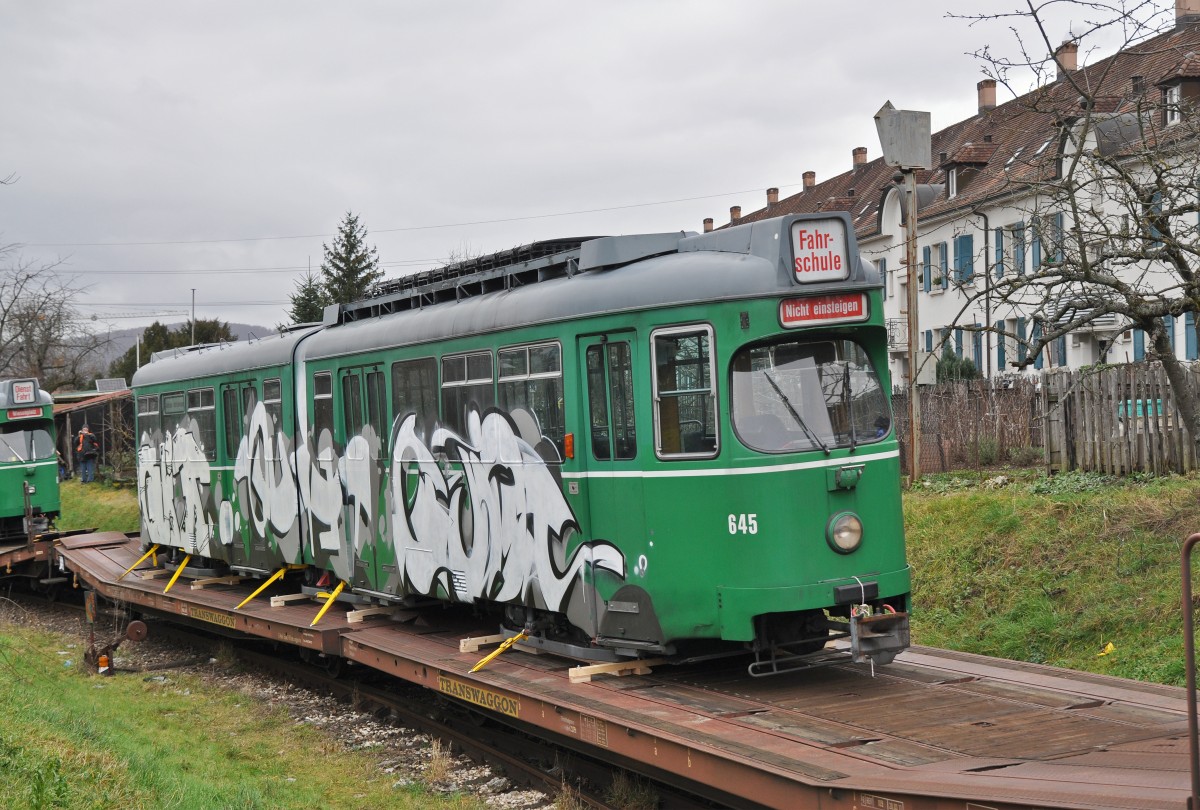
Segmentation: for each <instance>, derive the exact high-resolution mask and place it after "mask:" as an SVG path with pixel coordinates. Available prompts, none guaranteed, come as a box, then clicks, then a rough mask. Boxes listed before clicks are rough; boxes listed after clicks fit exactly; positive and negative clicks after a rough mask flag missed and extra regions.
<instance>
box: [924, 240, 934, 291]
mask: <svg viewBox="0 0 1200 810" xmlns="http://www.w3.org/2000/svg"><path fill="white" fill-rule="evenodd" d="M932 285H933V248H931V247H929V246H925V247H923V248H921V289H923V290H925V292H929V291H930V289H932Z"/></svg>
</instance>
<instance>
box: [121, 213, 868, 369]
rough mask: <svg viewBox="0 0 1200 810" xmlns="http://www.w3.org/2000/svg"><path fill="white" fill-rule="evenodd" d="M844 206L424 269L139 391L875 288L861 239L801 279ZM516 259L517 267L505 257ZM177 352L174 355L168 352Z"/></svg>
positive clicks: (203, 350) (540, 247)
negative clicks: (502, 336)
mask: <svg viewBox="0 0 1200 810" xmlns="http://www.w3.org/2000/svg"><path fill="white" fill-rule="evenodd" d="M829 219H841V220H842V221H843V222H844V223H845V224H846V227H847V233H848V234H851V235H852V234H853V230H852V229H850V227H849V220H848V218H847V217H846V215H845V214H843V213H828V214H823V215H798V216H797V215H793V216H786V217H779V218H776V219H770V220H762V221H759V222H754V223H750V224H747V225H742V226H738V227H735V228H727V229H722V230H720V231H714V232H712V233H706V234H696V233H689V232H678V233H666V234H639V235H632V236H611V237H596V238H588V239H576V240H554V241H552V242H540V243H535V244H534V245H529V246H525V247H524V248H516V249H513V250H512V251H505V252H504V253H501V254H493V255H491V256H486V257H481V258H480V259H477V260H473V261H472V262H467V263H461V264H458V265H452V266H451V267H449V268H443V269H442V272H435V273H427V274H421V275H420V276H418V277H417V278H416V279H415V280H414V281H413V282H411V283H407V284H403V285H393V286H391V287H389V288H385V289H384V290H383V294H381V295H377V296H375V297H373V298H368V299H365V300H363V301H357V302H354V303H351V304H348V305H335V306H331V307H329V308H327V309H326V314H325V321H324V323H323V324H321V325H311V326H308V327H304V328H298V329H296V330H294V331H292V332H288V333H285V334H282V335H279V336H274V337H271V338H266V339H262V340H256V341H250V342H239V343H230V344H220V345H217V346H203V347H191V348H190V349H186V350H178V351H177V352H174V353H159V354H158V355H156V356H155V361H156V362H152V363H151V364H149V365H147V366H144V367H142V368H141V369H139V370H138V372H137V374H135V375H134V380H133V384H134V385H135V386H139V385H148V384H154V383H161V382H169V381H172V380H187V379H194V378H197V377H205V376H214V375H219V374H227V373H231V372H233V371H240V370H249V369H253V368H262V367H269V366H278V365H282V364H286V363H288V362H290V361H291V359H292V356H293V351H294V350H295V349H296V347H297V346H298V345H299V347H300V348H299V354H300V355H302V356H303V357H304V358H305V359H310V360H311V359H319V358H327V357H337V356H343V355H349V354H355V353H359V352H368V351H373V350H377V349H383V348H387V347H391V346H403V345H414V344H420V343H427V342H434V341H441V340H449V339H454V338H459V337H467V336H471V335H480V334H486V333H490V332H498V331H506V330H511V329H519V328H526V327H533V326H536V325H539V324H552V323H557V322H562V321H572V320H576V319H579V318H585V317H594V316H601V315H605V314H610V313H619V312H630V311H635V310H646V309H659V308H664V307H675V306H684V305H688V304H702V303H707V302H713V301H721V300H737V299H748V298H761V297H765V296H786V295H789V294H805V295H807V294H819V293H821V292H823V291H827V290H830V289H837V290H844V289H847V288H859V289H866V288H873V287H878V286H879V284H880V281H879V278H878V275H877V274H876V273H875V271H874V269H873V268H872V267H871V265H870V263H868V262H865V261H863V260H862V259H861V257H860V256H859V255H858V253H857V249H856V247H855V246H854V242H853V237H852V236H851V237H850V247H851V248H852V250H851V268H850V277H849V278H848V279H847V280H845V281H837V282H829V283H826V284H806V285H804V286H803V288H801V286H800V285H798V284H797V283H796V282H795V280H794V273H793V268H792V261H793V259H792V255H793V254H792V248H791V244H790V236H789V234H790V229H791V226H792V224H793V223H794V222H797V221H805V220H829ZM504 257H508V260H510V261H511V263H508V264H506V263H505V260H506V259H505V258H504ZM163 354H173V356H172V357H171V359H170V360H169V362H158V361H159V360H161V359H162V358H161V355H163Z"/></svg>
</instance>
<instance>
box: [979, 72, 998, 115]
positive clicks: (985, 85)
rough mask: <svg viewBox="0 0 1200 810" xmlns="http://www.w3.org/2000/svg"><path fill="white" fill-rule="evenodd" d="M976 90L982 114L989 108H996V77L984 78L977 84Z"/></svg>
mask: <svg viewBox="0 0 1200 810" xmlns="http://www.w3.org/2000/svg"><path fill="white" fill-rule="evenodd" d="M975 91H976V93H977V94H978V96H979V113H980V114H981V115H982V114H983V113H985V112H987V111H988V110H994V109H996V80H995V79H984V80H983V81H981V82H980V83H979V84H977V85H975Z"/></svg>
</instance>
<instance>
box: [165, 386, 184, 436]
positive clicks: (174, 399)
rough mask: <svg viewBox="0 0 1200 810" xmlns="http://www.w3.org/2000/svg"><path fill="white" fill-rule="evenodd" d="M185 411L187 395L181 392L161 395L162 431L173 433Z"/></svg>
mask: <svg viewBox="0 0 1200 810" xmlns="http://www.w3.org/2000/svg"><path fill="white" fill-rule="evenodd" d="M186 413H187V396H186V395H185V394H184V393H183V392H182V391H180V392H178V393H172V394H163V395H162V428H163V433H174V432H175V429H176V428H177V427H179V423H180V421H181V420H182V419H183V416H184V414H186Z"/></svg>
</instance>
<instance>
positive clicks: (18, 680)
mask: <svg viewBox="0 0 1200 810" xmlns="http://www.w3.org/2000/svg"><path fill="white" fill-rule="evenodd" d="M72 643H73V642H72V641H71V640H70V639H68V638H66V637H61V636H55V635H52V634H47V633H44V632H35V631H32V630H28V629H25V628H14V627H0V705H3V706H5V722H4V723H3V724H0V773H3V774H4V783H5V784H6V786H7V787H6V789H5V790H4V791H3V792H0V807H3V808H58V807H61V808H91V807H95V808H101V807H127V808H220V807H230V808H233V807H236V808H291V807H295V808H302V807H303V808H308V807H321V808H359V807H385V806H386V807H397V808H427V807H444V808H463V809H464V810H465V808H473V807H477V806H478V804H477V803H476V802H475V801H474V800H471V799H467V798H460V797H449V798H437V799H434V798H432V797H431V796H430V795H429V794H428V793H427V792H426V791H425V790H424V789H422V788H420V787H404V788H402V789H400V788H393V787H392V785H393V783H394V780H395V778H396V777H395V776H394V775H388V774H384V773H382V772H381V771H380V770H379V769H378V768H377V767H376V765H375V762H374V760H373V759H372V757H370V756H369V755H368V754H365V753H356V752H347V751H344V750H342V749H341V747H340V746H339V745H338V744H336V743H334V742H331V741H330V740H329V738H328V737H327V736H325V735H324V734H323V733H322V732H320V731H318V730H315V729H312V728H310V727H308V726H305V725H303V724H299V723H297V722H295V721H293V720H292V719H291V718H290V717H289V716H288V715H287V713H286V712H285V711H283V710H281V709H272V708H268V707H265V706H263V705H262V704H261V703H259V702H257V701H255V700H253V699H252V698H249V697H246V696H245V695H242V694H239V693H236V692H230V691H226V690H223V689H219V688H215V687H213V686H210V685H209V684H207V683H206V682H205V681H204V680H203V679H201V678H200V677H198V676H194V675H184V674H179V673H175V672H170V673H166V678H165V680H164V679H161V678H158V677H146V676H143V675H139V674H131V673H121V674H118V675H117V676H115V677H111V678H101V677H99V676H95V675H87V674H83V673H82V672H80V670H79V668H78V667H75V666H71V665H70V664H69V662H68V660H67V657H66V656H63V655H60V654H59V652H61V651H66V652H68V653H70V654H71V655H72V656H75V657H77V656H78V655H79V653H80V652H81V651H82V646H81V645H77V646H75V647H74V648H71V647H70V646H68V645H71V644H72Z"/></svg>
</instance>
